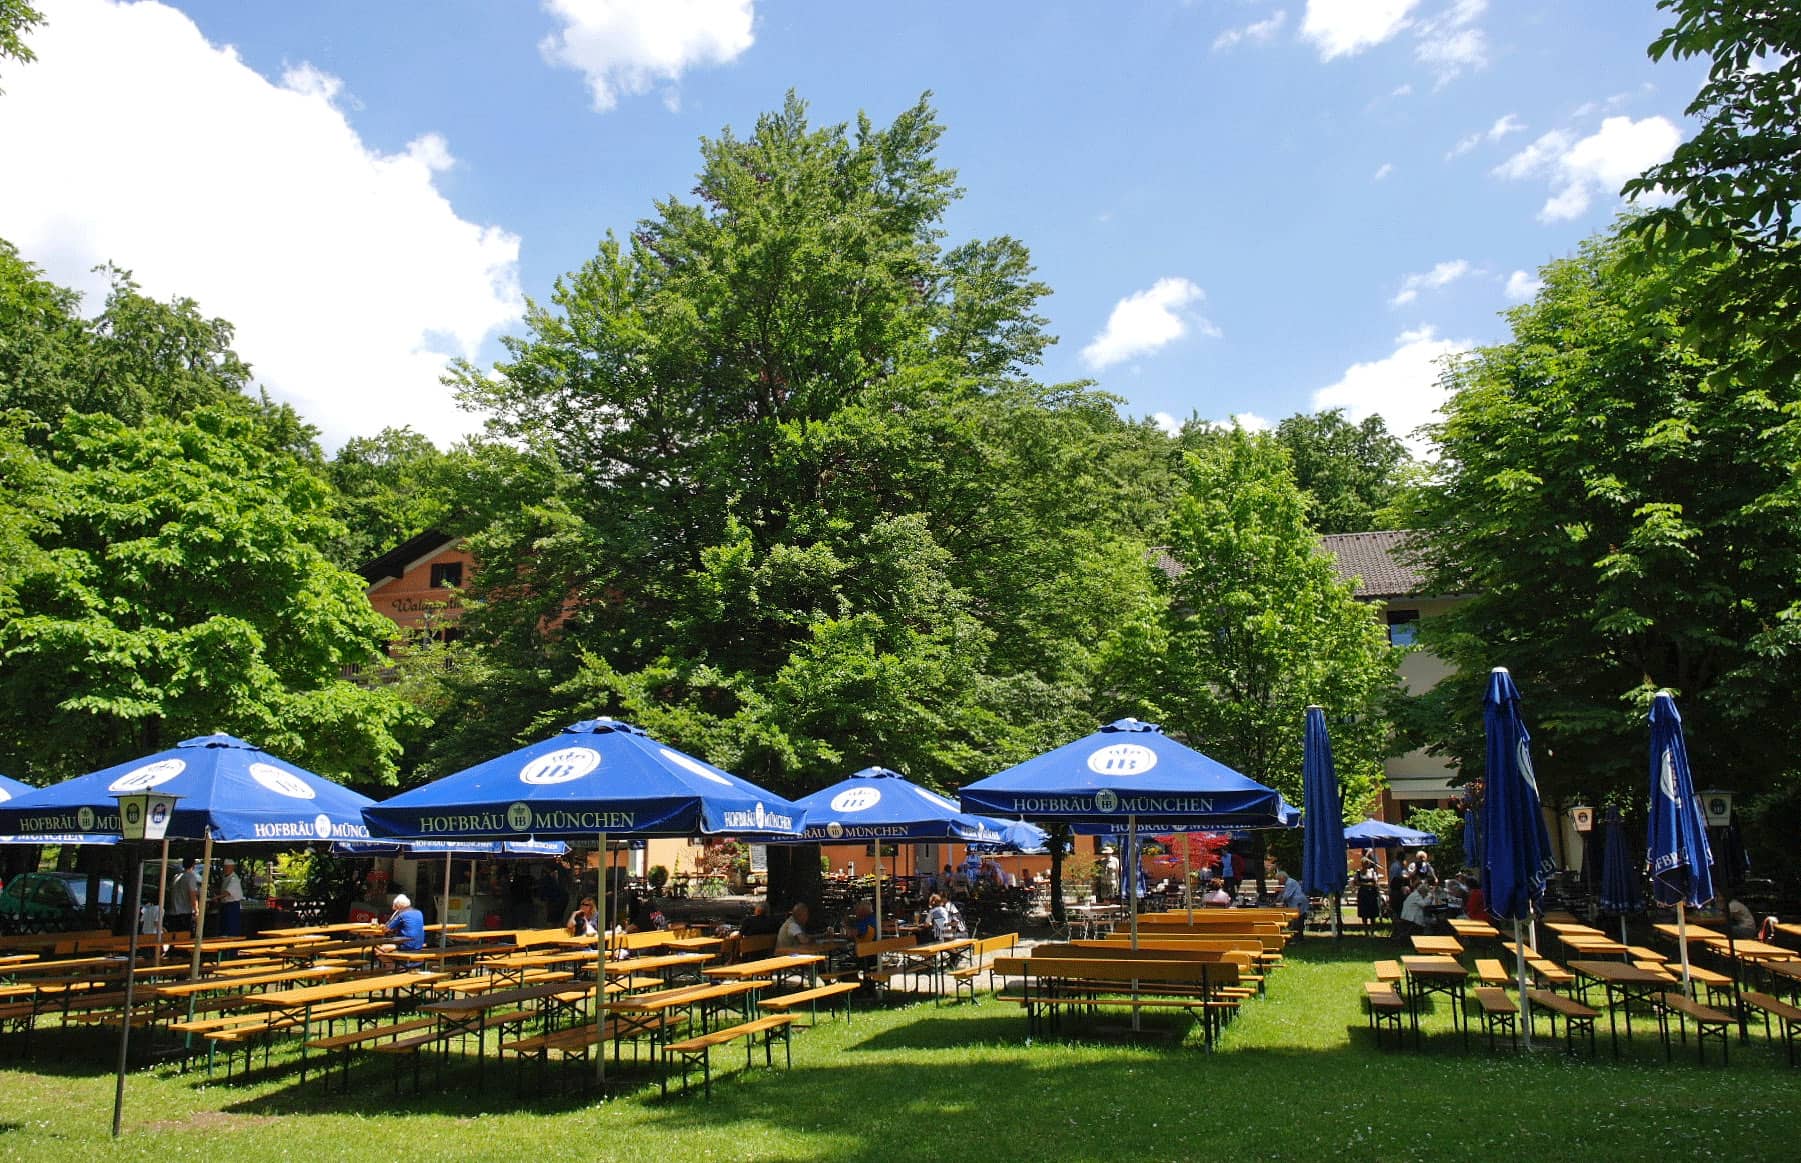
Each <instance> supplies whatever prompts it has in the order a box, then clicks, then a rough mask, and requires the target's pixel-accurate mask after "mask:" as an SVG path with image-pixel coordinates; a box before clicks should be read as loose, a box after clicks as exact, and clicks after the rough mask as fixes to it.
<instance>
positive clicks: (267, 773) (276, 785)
mask: <svg viewBox="0 0 1801 1163" xmlns="http://www.w3.org/2000/svg"><path fill="white" fill-rule="evenodd" d="M250 778H251V779H254V780H256V782H258V783H260V784H262V785H263V786H264V787H266V788H268V789H269V790H270V791H272V792H274V793H275V794H276V795H279V796H287V797H289V798H290V799H296V800H310V799H312V798H313V797H314V795H315V794H316V793H315V792H314V791H313V785H312V784H310V783H308V782H307V781H306V780H304V779H301V778H300V777H299V776H298V775H295V774H294V773H293V772H289V771H283V770H282V769H281V768H279V767H276V766H275V765H274V764H270V763H253V764H251V765H250Z"/></svg>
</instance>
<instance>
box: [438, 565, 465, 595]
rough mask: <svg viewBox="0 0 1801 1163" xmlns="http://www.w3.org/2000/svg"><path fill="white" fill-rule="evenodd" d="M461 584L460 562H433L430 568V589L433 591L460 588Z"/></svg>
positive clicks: (461, 569) (461, 566) (461, 567)
mask: <svg viewBox="0 0 1801 1163" xmlns="http://www.w3.org/2000/svg"><path fill="white" fill-rule="evenodd" d="M462 584H463V563H462V562H460V561H439V562H434V563H433V564H432V567H431V588H432V589H434V590H441V589H455V588H460V587H461V586H462Z"/></svg>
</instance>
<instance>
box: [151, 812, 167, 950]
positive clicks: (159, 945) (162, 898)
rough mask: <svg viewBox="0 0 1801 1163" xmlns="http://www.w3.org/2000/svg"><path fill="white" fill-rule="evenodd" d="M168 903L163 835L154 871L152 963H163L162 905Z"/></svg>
mask: <svg viewBox="0 0 1801 1163" xmlns="http://www.w3.org/2000/svg"><path fill="white" fill-rule="evenodd" d="M168 903H169V837H168V836H166V835H165V836H164V837H163V863H162V867H160V868H158V869H157V872H156V951H155V953H154V954H152V956H153V957H154V960H153V961H152V962H151V964H152V965H161V964H162V963H163V942H164V941H165V940H166V939H167V938H168V933H169V930H168V926H167V925H166V924H165V923H164V921H165V920H166V919H167V916H168V914H166V913H164V912H163V907H164V906H165V905H167V904H168Z"/></svg>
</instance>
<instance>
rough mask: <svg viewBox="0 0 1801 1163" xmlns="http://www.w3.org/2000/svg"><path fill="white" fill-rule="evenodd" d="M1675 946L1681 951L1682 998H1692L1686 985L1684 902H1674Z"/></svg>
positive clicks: (1686, 961) (1685, 921) (1686, 951)
mask: <svg viewBox="0 0 1801 1163" xmlns="http://www.w3.org/2000/svg"><path fill="white" fill-rule="evenodd" d="M1676 945H1677V947H1678V948H1679V949H1681V950H1682V996H1683V997H1693V996H1694V990H1693V989H1692V988H1691V987H1690V986H1689V983H1688V912H1687V908H1686V902H1684V901H1677V902H1676Z"/></svg>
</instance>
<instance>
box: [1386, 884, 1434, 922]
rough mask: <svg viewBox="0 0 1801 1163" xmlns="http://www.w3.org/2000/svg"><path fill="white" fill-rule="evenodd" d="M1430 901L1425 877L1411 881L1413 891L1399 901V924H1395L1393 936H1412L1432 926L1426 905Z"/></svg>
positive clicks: (1429, 889)
mask: <svg viewBox="0 0 1801 1163" xmlns="http://www.w3.org/2000/svg"><path fill="white" fill-rule="evenodd" d="M1431 903H1432V888H1431V885H1430V883H1429V882H1428V881H1427V880H1426V878H1425V877H1423V876H1422V877H1420V878H1419V879H1418V880H1416V881H1414V882H1413V891H1412V892H1410V893H1408V894H1407V899H1406V900H1404V901H1402V902H1401V922H1402V923H1401V924H1399V925H1396V926H1395V936H1397V937H1401V936H1412V935H1413V934H1415V933H1424V932H1426V931H1427V930H1428V929H1430V928H1431V927H1432V915H1431V914H1430V913H1428V912H1427V911H1426V907H1427V906H1428V905H1430V904H1431Z"/></svg>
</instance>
